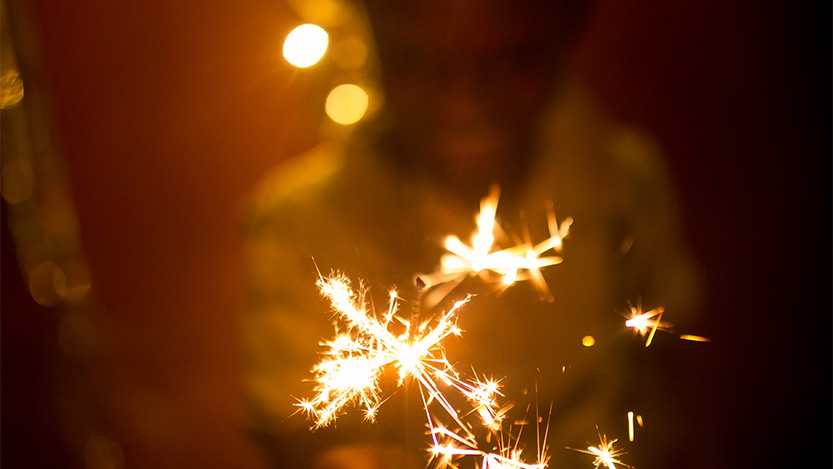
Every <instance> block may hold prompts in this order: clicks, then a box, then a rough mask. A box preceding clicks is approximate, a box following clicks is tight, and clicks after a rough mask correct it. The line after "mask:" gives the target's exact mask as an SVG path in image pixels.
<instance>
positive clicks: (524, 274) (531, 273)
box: [423, 187, 573, 301]
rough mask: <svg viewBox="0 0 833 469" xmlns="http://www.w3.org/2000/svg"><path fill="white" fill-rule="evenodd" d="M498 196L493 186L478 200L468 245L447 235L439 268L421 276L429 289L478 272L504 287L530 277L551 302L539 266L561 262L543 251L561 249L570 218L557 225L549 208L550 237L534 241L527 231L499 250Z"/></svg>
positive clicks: (568, 228)
mask: <svg viewBox="0 0 833 469" xmlns="http://www.w3.org/2000/svg"><path fill="white" fill-rule="evenodd" d="M499 197H500V190H499V189H498V188H497V187H493V188H492V190H491V192H490V193H489V195H488V196H487V197H485V198H484V199H483V200H481V201H480V213H479V214H478V216H477V231H476V232H475V233H474V235H473V236H472V240H471V244H470V245H467V244H465V243H463V242H462V241H461V240H460V239H459V238H457V237H456V236H453V235H450V236H447V237H446V239H445V249H446V250H447V251H448V252H447V253H446V254H444V255H443V256H442V258H441V259H440V269H439V271H438V272H435V273H433V274H429V275H427V276H424V277H423V278H424V279H425V280H426V283H427V285H428V287H429V288H430V287H433V286H436V285H439V284H442V283H446V282H451V281H460V280H462V279H463V278H465V277H467V276H470V275H479V276H481V277H482V278H483V279H485V280H492V279H494V278H495V277H497V279H498V280H499V282H500V283H501V284H502V285H504V287H508V286H510V285H512V284H514V283H515V282H516V281H518V280H531V281H532V282H533V283H534V285H535V288H536V289H537V290H538V292H539V293H540V295H541V297H542V298H543V299H546V300H548V301H552V299H553V297H552V293H551V292H550V290H549V288H548V287H547V283H546V281H545V280H544V276H543V275H542V274H541V269H542V268H544V267H548V266H551V265H556V264H560V263H561V261H562V259H561V257H559V256H557V255H549V256H545V254H547V253H548V252H552V253H553V254H556V253H560V252H561V248H562V241H563V239H564V238H565V237H566V236H567V234H568V233H569V231H570V225H571V224H572V223H573V220H572V219H571V218H567V219H565V220H563V221H562V222H561V223H560V224H559V223H558V221H557V220H556V218H555V213H554V212H553V211H552V210H550V211H549V213H548V215H547V225H548V228H549V235H550V236H549V238H547V239H545V240H543V241H541V242H539V243H537V244H533V243H532V241H531V240H530V239H529V234H528V233H525V236H524V239H523V240H522V241H521V242H519V243H518V244H516V245H515V246H511V247H508V248H505V249H501V248H500V247H499V246H498V245H497V243H496V241H495V232H496V231H499V230H500V226H499V225H498V224H497V222H496V221H495V216H496V215H497V204H498V199H499Z"/></svg>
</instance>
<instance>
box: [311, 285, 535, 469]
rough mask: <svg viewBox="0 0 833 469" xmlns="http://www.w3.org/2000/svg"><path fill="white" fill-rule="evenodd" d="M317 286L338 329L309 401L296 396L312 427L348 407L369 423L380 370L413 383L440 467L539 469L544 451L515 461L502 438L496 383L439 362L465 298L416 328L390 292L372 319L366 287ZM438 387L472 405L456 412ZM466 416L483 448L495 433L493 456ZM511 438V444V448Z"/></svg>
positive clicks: (502, 410) (502, 408)
mask: <svg viewBox="0 0 833 469" xmlns="http://www.w3.org/2000/svg"><path fill="white" fill-rule="evenodd" d="M318 287H319V290H320V292H321V294H322V295H323V296H324V297H326V298H327V299H328V300H329V301H330V303H331V305H332V308H333V310H334V312H335V314H336V316H337V326H336V327H337V329H336V337H335V338H334V339H333V340H329V341H324V342H322V345H323V346H324V347H326V349H327V350H326V351H325V352H324V354H323V355H324V358H323V359H322V360H321V361H320V362H319V363H318V364H316V365H315V367H314V368H313V370H312V371H313V374H314V376H315V382H316V386H315V396H314V397H313V398H312V399H309V400H305V399H299V400H298V402H297V403H296V406H297V407H299V411H303V412H305V413H306V414H307V415H308V416H309V417H313V418H314V419H315V425H314V428H318V427H323V426H326V425H328V424H330V423H332V422H334V421H335V420H336V418H337V417H338V415H339V413H340V412H341V411H342V409H343V408H344V407H345V406H348V405H354V406H356V407H360V408H362V409H363V412H364V415H365V419H367V420H371V421H372V420H374V418H375V416H376V412H377V410H378V408H379V406H380V405H381V404H382V402H383V400H382V399H381V389H380V386H379V380H380V377H381V375H382V373H383V372H385V371H386V370H388V369H395V370H397V371H398V373H399V385H402V384H404V382H405V381H406V380H414V381H416V382H418V383H419V388H420V393H421V396H422V401H423V407H424V408H425V412H426V417H427V420H428V428H429V431H428V433H429V434H430V435H431V440H432V443H431V446H430V449H429V452H430V453H431V457H432V459H436V460H437V465H438V466H439V467H445V466H448V465H451V464H452V461H453V460H454V459H456V458H459V457H463V456H478V457H480V458H481V459H482V467H483V468H487V467H492V468H517V469H537V468H543V467H545V466H546V456H545V453H544V452H540V453H539V455H538V461H539V462H537V463H525V462H522V461H521V459H520V457H521V451H520V449H519V448H518V447H517V439H513V438H512V437H511V436H509V435H504V434H503V431H502V422H503V418H504V416H505V414H506V412H508V410H509V409H511V404H510V405H501V403H500V402H499V398H500V397H503V395H502V394H501V393H500V383H499V381H496V380H493V379H486V378H485V377H484V378H483V379H480V378H478V377H477V375H476V373H475V378H473V379H468V380H467V379H463V378H461V377H460V374H459V373H458V372H457V371H456V370H454V368H453V367H452V365H451V364H450V362H449V361H448V360H447V359H446V357H445V352H444V347H443V344H442V341H443V339H445V338H446V337H448V336H450V335H458V336H459V335H461V331H460V329H459V328H458V327H457V311H458V310H459V309H460V308H461V307H462V306H463V305H464V304H465V303H466V302H467V300H468V298H466V299H464V300H461V301H457V302H456V303H454V306H453V307H452V308H451V309H450V310H449V311H448V312H446V313H444V314H442V315H440V316H439V317H436V318H431V319H429V320H427V321H424V322H421V323H415V322H414V321H413V320H409V321H406V320H405V319H404V318H402V317H400V316H399V315H398V314H397V312H398V310H399V297H398V295H397V294H396V292H394V291H392V292H390V302H389V306H388V309H387V311H386V312H385V313H384V314H382V315H381V317H378V316H377V315H376V314H375V312H374V311H372V310H369V309H368V308H367V307H366V301H365V294H366V289H365V288H364V287H363V286H360V287H359V288H358V289H357V290H353V289H352V287H351V284H350V281H349V280H348V279H347V278H346V277H344V276H343V275H334V276H331V277H329V278H321V279H320V280H319V281H318ZM339 325H342V326H346V332H339V331H338V326H339ZM412 328H416V330H413V329H412ZM440 383H442V384H445V385H448V386H450V387H451V388H452V389H453V390H455V391H456V392H457V393H458V394H459V395H461V396H463V397H465V399H466V400H467V401H468V402H469V403H470V405H471V407H472V410H471V412H469V413H467V414H463V415H461V414H460V413H458V411H457V410H456V409H455V407H454V406H453V405H452V403H451V401H450V400H449V398H448V397H446V396H445V395H444V394H443V393H442V392H441V390H440V387H439V385H440ZM434 403H436V405H437V406H439V407H440V409H442V411H443V415H446V416H447V417H449V418H450V420H451V422H453V427H447V426H444V425H442V424H441V423H440V420H439V418H438V417H436V416H435V415H433V414H432V412H431V410H430V409H431V408H432V407H431V405H432V404H434ZM473 416H476V417H478V418H479V419H480V422H481V423H482V426H483V427H484V428H485V430H486V431H485V435H486V438H487V443H488V440H490V439H491V436H492V435H496V438H497V439H498V440H499V445H498V451H497V452H495V451H486V450H484V449H481V448H483V447H485V446H486V445H484V444H483V443H482V442H481V441H479V440H478V438H477V435H476V434H475V431H474V430H473V428H474V427H473V426H472V425H470V424H469V423H466V422H464V420H466V419H469V418H470V417H472V418H473ZM451 428H453V430H452V429H451ZM512 441H515V445H514V446H513V445H512V444H511V442H512Z"/></svg>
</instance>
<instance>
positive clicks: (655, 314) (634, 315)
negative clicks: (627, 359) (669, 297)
mask: <svg viewBox="0 0 833 469" xmlns="http://www.w3.org/2000/svg"><path fill="white" fill-rule="evenodd" d="M664 312H665V308H663V307H662V306H660V307H657V308H654V309H652V310H650V311H646V312H642V306H641V305H640V306H631V307H630V316H629V319H628V320H627V321H625V327H630V328H632V329H633V330H634V332H636V333H637V334H639V335H641V336H642V337H645V334H648V339H647V340H646V341H645V346H646V347H648V346H650V345H651V342H652V341H653V340H654V334H656V332H657V329H660V330H668V329H669V328H670V327H671V324H670V323H668V322H662V314H663V313H664ZM654 318H656V319H654ZM649 329H650V332H649Z"/></svg>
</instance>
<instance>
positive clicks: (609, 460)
mask: <svg viewBox="0 0 833 469" xmlns="http://www.w3.org/2000/svg"><path fill="white" fill-rule="evenodd" d="M596 431H598V428H597V429H596ZM616 441H617V440H611V441H609V442H608V441H607V435H604V434H602V433H601V432H599V446H588V447H587V449H586V450H584V449H573V448H568V449H572V450H573V451H578V452H580V453H586V454H590V455H593V456H596V459H595V460H594V461H593V467H595V468H597V469H598V468H599V467H602V466H605V467H606V468H607V469H616V464H619V465H621V466H625V467H632V466H629V465H627V464H625V463H623V462H622V461H620V460H618V459H616V458H617V457H618V456H620V455H622V454H625V452H624V450H621V449H619V448H616V446H615V443H616Z"/></svg>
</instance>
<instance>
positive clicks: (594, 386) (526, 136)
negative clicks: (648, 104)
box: [244, 0, 697, 467]
mask: <svg viewBox="0 0 833 469" xmlns="http://www.w3.org/2000/svg"><path fill="white" fill-rule="evenodd" d="M588 8H589V5H588V4H587V2H583V1H578V0H564V1H555V2H536V1H532V0H524V1H501V0H487V1H474V0H461V1H453V2H444V1H440V0H427V1H426V0H422V1H412V0H406V1H402V2H383V1H381V0H368V1H367V12H368V16H369V19H370V22H371V24H372V27H373V34H374V35H375V40H376V44H377V48H378V54H379V60H380V63H381V69H382V82H383V84H384V88H385V95H386V99H387V102H386V105H385V108H384V109H383V110H382V112H379V113H377V115H376V116H375V117H374V118H373V119H370V120H368V121H367V122H364V123H363V124H361V125H360V127H359V128H358V129H356V130H355V131H354V132H353V133H352V134H351V136H350V137H349V138H348V139H347V140H346V141H326V142H323V143H322V144H321V145H319V146H318V147H316V148H314V149H312V150H310V151H309V152H307V153H306V154H303V155H299V156H297V157H294V158H291V159H288V160H286V161H285V162H282V163H281V164H280V165H279V167H278V168H277V169H276V170H275V171H274V172H273V173H272V174H270V175H268V177H266V178H265V180H264V181H263V183H262V184H261V185H260V186H259V187H258V188H257V190H256V191H255V194H254V196H253V199H254V201H253V203H252V209H251V212H250V213H249V219H248V223H249V226H248V240H249V242H248V253H249V259H248V266H249V269H248V277H247V282H248V287H249V292H248V297H247V300H248V310H247V314H246V317H245V329H244V334H245V337H244V340H245V342H246V346H247V359H248V361H247V383H246V386H247V393H248V394H247V402H248V405H249V409H250V418H249V422H250V430H251V432H252V434H253V435H255V437H256V438H257V439H258V440H259V441H260V443H261V447H262V448H263V450H264V451H265V453H266V454H267V457H268V458H269V460H270V461H271V462H272V463H273V464H274V465H275V467H424V466H425V463H426V461H427V459H428V454H427V453H426V452H425V451H424V448H425V446H426V445H427V442H428V440H427V437H426V436H425V434H424V433H425V432H424V430H425V417H424V415H425V414H424V411H422V410H420V408H419V406H420V403H421V401H420V398H419V395H418V391H417V390H416V389H415V387H414V386H416V384H414V386H411V387H410V388H411V389H410V390H409V389H408V387H409V386H407V385H406V386H403V387H401V388H398V389H396V390H395V392H393V391H388V392H387V393H386V394H385V396H384V397H385V398H388V399H389V400H388V401H387V402H385V404H384V405H383V406H382V407H381V409H380V411H379V414H378V416H377V419H376V422H374V423H367V422H363V421H362V416H361V412H360V411H359V410H357V409H355V410H354V409H347V411H346V413H345V415H342V416H339V418H338V420H337V421H336V423H335V424H333V425H331V426H330V427H327V428H322V429H319V430H317V431H315V432H310V431H309V427H310V426H311V425H312V423H311V422H308V421H306V420H305V419H304V417H303V416H302V415H294V416H292V417H290V415H291V414H292V413H293V412H294V411H295V410H297V407H294V406H293V405H294V404H295V402H296V401H295V398H298V397H304V396H309V395H311V392H312V385H311V384H310V383H309V382H307V381H305V380H309V379H310V378H312V374H311V372H310V369H311V368H312V366H313V364H314V363H315V362H316V361H317V359H318V352H319V351H320V350H321V349H320V347H319V343H320V341H321V340H322V339H327V338H330V337H332V335H333V327H332V324H331V313H330V306H329V304H328V303H327V302H326V300H324V299H323V298H321V297H320V295H319V293H318V291H317V289H316V285H315V283H316V281H317V279H318V275H319V273H318V270H317V269H320V272H321V274H322V275H327V274H328V273H329V272H330V271H331V270H336V271H339V272H343V273H344V274H345V275H346V276H347V277H349V278H350V279H352V281H353V286H354V287H356V286H358V284H359V282H360V281H364V282H366V284H367V285H369V286H370V294H371V296H375V298H377V306H378V307H383V306H380V305H379V303H378V302H381V301H382V298H386V295H385V293H386V291H387V289H388V288H392V287H396V288H397V289H398V291H399V292H400V294H401V295H402V296H403V297H404V298H405V299H406V300H407V299H411V298H412V296H411V292H412V290H413V282H414V276H415V275H416V274H420V273H427V272H432V271H434V270H435V269H436V268H437V265H438V262H439V259H440V256H441V254H442V253H443V247H442V243H443V239H444V238H445V236H446V235H448V234H454V235H457V236H458V237H459V238H460V239H469V237H470V235H471V234H472V233H473V232H474V231H475V229H476V226H475V222H474V217H475V215H476V213H477V211H478V208H479V201H480V199H481V198H483V197H484V196H486V195H487V194H488V193H489V190H490V187H492V186H494V185H498V186H499V187H500V189H501V198H500V203H499V205H498V219H499V221H500V222H502V224H503V226H504V227H505V228H507V230H508V231H511V232H514V233H516V234H518V235H520V234H521V233H522V232H523V231H524V230H527V229H528V231H529V233H530V236H531V238H532V239H533V241H535V240H542V239H544V238H546V237H547V236H548V232H547V225H546V220H547V218H546V217H547V203H548V202H552V206H553V207H554V209H555V211H556V213H557V214H558V215H559V217H566V216H570V217H572V218H573V219H574V220H575V223H574V224H573V227H572V230H571V233H570V235H569V236H568V237H567V239H566V240H565V247H564V251H563V253H562V254H561V256H562V257H563V259H564V262H563V263H562V264H560V265H557V266H552V267H549V268H546V269H544V270H543V273H544V276H545V278H546V280H547V284H548V285H549V287H550V289H551V290H552V294H553V298H554V299H553V301H552V302H547V301H541V300H540V298H539V296H538V294H537V293H536V292H535V291H534V289H533V287H532V286H531V285H530V284H529V283H528V282H527V283H519V284H517V285H515V286H512V287H510V288H509V289H508V290H507V291H505V292H503V293H502V294H501V295H495V294H489V292H488V291H486V290H484V289H483V288H482V286H478V285H476V284H475V283H476V282H468V283H466V284H465V285H464V287H466V288H467V290H462V289H461V290H460V293H461V295H458V296H457V297H455V298H452V299H460V297H461V296H462V295H463V294H464V293H463V291H465V292H468V293H478V295H477V296H476V297H475V298H474V299H473V300H472V301H471V302H470V304H468V305H467V306H465V308H464V309H463V310H462V311H461V313H460V321H459V326H460V327H461V329H463V330H464V332H463V335H462V337H461V338H449V339H448V340H447V341H446V350H447V351H448V357H449V359H450V360H451V361H452V362H453V363H456V364H460V365H461V369H462V371H463V372H468V371H469V364H470V365H471V369H474V370H475V371H476V372H477V373H482V374H485V375H487V376H490V377H494V378H496V379H501V386H502V388H501V392H502V393H503V394H504V395H505V396H506V397H507V399H508V400H510V401H513V402H515V403H516V404H517V405H516V410H518V411H520V414H518V416H517V417H513V418H519V419H523V418H530V416H529V415H525V414H523V410H524V409H526V408H527V404H530V405H533V406H534V405H535V404H534V403H535V402H536V401H537V402H538V403H539V405H540V408H541V409H542V413H546V409H548V408H549V404H550V403H552V405H553V407H552V415H551V420H550V423H549V438H548V442H547V444H549V445H550V446H551V447H552V448H553V449H552V451H551V452H550V455H551V460H550V466H552V467H564V465H565V464H570V461H574V460H575V459H574V457H575V453H572V452H567V451H564V450H562V449H561V448H563V447H564V446H571V447H579V448H580V447H586V446H587V445H586V442H587V439H588V435H590V436H591V437H593V436H595V434H596V425H598V427H599V429H600V431H603V432H605V431H612V430H605V429H606V428H613V426H614V425H618V424H616V423H614V422H618V421H619V420H621V418H622V415H624V414H625V409H626V408H627V407H626V406H627V405H632V404H633V402H634V400H635V399H636V400H639V399H648V398H649V397H646V396H645V395H637V394H638V391H636V390H635V389H638V387H637V386H635V383H634V381H635V380H637V379H638V378H637V376H639V375H638V373H637V374H635V373H634V371H635V368H634V367H635V366H636V365H634V364H633V363H632V361H633V360H630V358H632V356H631V355H632V354H629V353H628V352H627V350H629V349H631V348H632V346H633V340H624V339H623V338H624V337H627V338H628V339H633V338H632V334H630V333H629V332H630V331H626V332H628V334H625V335H623V329H624V318H622V317H621V315H620V314H619V312H622V311H624V310H626V309H627V305H628V302H631V303H636V302H637V301H639V300H640V299H641V300H643V302H644V303H645V304H646V306H648V305H651V306H660V305H662V306H665V308H666V310H667V311H669V314H671V312H673V314H675V315H677V317H681V316H683V315H685V314H688V313H689V312H690V311H691V310H693V309H694V301H695V299H696V295H697V280H696V275H695V272H694V269H693V268H692V263H691V259H690V258H689V256H688V253H687V251H686V249H685V246H684V244H683V243H682V241H681V239H680V232H679V231H680V226H679V222H680V220H678V219H677V215H676V210H677V209H676V205H675V201H674V197H673V194H672V190H671V187H670V183H669V181H668V178H667V176H666V174H665V170H664V168H663V163H662V160H661V155H660V154H659V152H658V149H657V148H656V146H655V144H654V143H653V142H652V141H651V139H650V138H649V137H648V136H646V135H645V134H643V133H640V132H639V131H636V130H634V129H630V128H627V127H624V126H622V125H620V124H618V123H616V122H614V121H612V120H611V119H609V118H608V117H607V116H606V115H605V114H604V112H603V111H602V110H601V109H600V108H599V107H598V106H597V104H596V103H595V102H594V101H593V99H592V96H591V95H590V93H588V92H587V90H585V89H583V88H582V86H581V85H580V84H578V83H575V81H574V80H573V79H571V78H570V77H569V75H568V73H567V70H566V67H565V62H566V58H567V57H568V54H569V50H570V46H571V45H572V44H573V42H574V40H575V38H576V36H577V34H578V32H579V31H580V29H581V26H582V24H583V22H584V21H585V17H586V15H587V11H588ZM313 259H314V261H313ZM440 306H444V307H448V303H444V304H442V305H440ZM406 307H407V305H406ZM588 335H589V336H594V337H595V338H596V342H597V343H596V345H595V346H594V347H585V346H583V345H582V337H585V336H588ZM639 345H640V346H641V344H639ZM536 389H537V390H536ZM639 389H641V388H639ZM545 419H546V417H545ZM527 432H528V433H530V434H532V436H533V437H534V433H535V432H534V430H532V431H530V430H527ZM526 445H527V454H529V455H530V456H532V455H534V453H535V449H534V448H535V447H534V440H532V442H531V443H526ZM580 457H581V458H583V457H585V456H580ZM463 467H466V466H463Z"/></svg>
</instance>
